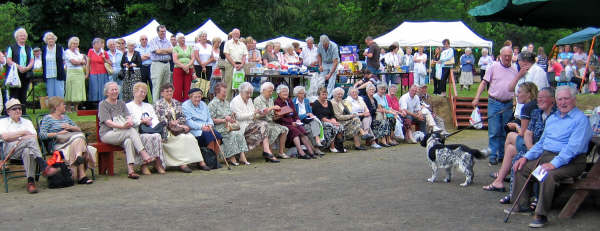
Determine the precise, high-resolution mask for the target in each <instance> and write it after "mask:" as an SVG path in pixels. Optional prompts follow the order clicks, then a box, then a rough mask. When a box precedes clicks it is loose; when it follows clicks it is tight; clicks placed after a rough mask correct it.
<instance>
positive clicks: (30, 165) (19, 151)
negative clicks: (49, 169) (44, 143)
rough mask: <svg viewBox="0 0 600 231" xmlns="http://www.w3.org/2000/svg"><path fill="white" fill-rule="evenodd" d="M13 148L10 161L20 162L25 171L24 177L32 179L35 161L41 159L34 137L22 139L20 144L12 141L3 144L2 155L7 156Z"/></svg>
mask: <svg viewBox="0 0 600 231" xmlns="http://www.w3.org/2000/svg"><path fill="white" fill-rule="evenodd" d="M15 146H16V147H15ZM13 148H15V152H14V153H13V155H12V156H11V159H15V160H18V159H20V160H22V161H23V168H24V169H25V175H26V176H27V177H34V176H35V170H36V165H37V162H36V161H35V159H36V158H38V157H39V158H41V157H42V152H41V151H40V148H39V145H38V142H37V139H36V138H34V137H28V138H25V139H23V140H22V141H21V142H18V141H13V142H10V143H5V145H4V154H5V155H8V152H10V150H12V149H13Z"/></svg>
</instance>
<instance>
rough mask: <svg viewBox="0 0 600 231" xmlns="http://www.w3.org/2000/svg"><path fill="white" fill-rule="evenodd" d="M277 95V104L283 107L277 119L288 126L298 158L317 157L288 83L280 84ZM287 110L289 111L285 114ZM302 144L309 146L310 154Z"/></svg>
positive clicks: (290, 139)
mask: <svg viewBox="0 0 600 231" xmlns="http://www.w3.org/2000/svg"><path fill="white" fill-rule="evenodd" d="M277 95H278V97H277V99H276V100H275V105H277V106H279V107H280V108H282V110H281V111H280V112H281V113H279V112H278V115H276V116H275V118H276V119H275V121H276V122H277V123H279V124H281V125H283V126H285V127H287V128H288V130H289V132H288V134H287V140H288V141H292V142H293V144H294V146H296V149H297V150H298V159H310V158H313V159H315V158H317V157H316V156H315V155H314V154H315V151H313V150H314V148H313V146H312V143H311V142H310V140H309V139H308V137H307V136H306V134H307V132H306V130H304V127H303V126H302V125H303V124H302V122H301V121H300V117H298V113H297V112H296V107H295V106H294V103H292V100H291V99H290V89H289V88H288V87H287V86H286V85H283V84H282V85H279V86H278V87H277ZM285 111H289V112H288V113H285V114H283V112H285ZM300 142H302V143H300ZM288 143H289V142H288ZM302 144H304V146H305V147H306V148H307V150H308V154H305V152H304V150H302Z"/></svg>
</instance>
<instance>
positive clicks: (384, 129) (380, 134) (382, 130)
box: [363, 84, 391, 147]
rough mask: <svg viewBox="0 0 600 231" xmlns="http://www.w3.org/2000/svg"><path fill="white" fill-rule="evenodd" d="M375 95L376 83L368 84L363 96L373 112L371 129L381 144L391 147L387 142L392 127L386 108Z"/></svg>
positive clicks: (371, 112) (370, 111)
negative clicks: (378, 101)
mask: <svg viewBox="0 0 600 231" xmlns="http://www.w3.org/2000/svg"><path fill="white" fill-rule="evenodd" d="M374 95H375V85H373V84H369V85H368V86H367V95H365V96H363V101H364V102H365V105H367V108H368V109H369V113H370V114H371V118H373V119H372V121H371V129H372V130H373V135H374V136H375V139H378V142H379V145H381V146H383V147H389V146H390V145H388V144H387V139H386V136H389V135H390V134H391V128H390V124H389V122H388V120H387V119H386V117H385V112H386V110H385V109H384V108H383V107H381V105H379V103H377V100H376V99H375V97H374Z"/></svg>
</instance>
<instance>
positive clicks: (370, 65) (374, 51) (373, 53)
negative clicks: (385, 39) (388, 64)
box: [365, 36, 381, 75]
mask: <svg viewBox="0 0 600 231" xmlns="http://www.w3.org/2000/svg"><path fill="white" fill-rule="evenodd" d="M365 43H366V44H367V47H369V50H368V51H367V70H369V71H371V73H373V74H375V75H377V74H379V54H380V52H381V49H379V46H377V43H375V41H373V37H371V36H367V38H365Z"/></svg>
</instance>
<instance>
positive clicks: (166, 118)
mask: <svg viewBox="0 0 600 231" xmlns="http://www.w3.org/2000/svg"><path fill="white" fill-rule="evenodd" d="M173 89H174V88H173V85H172V84H170V83H166V84H164V85H162V86H161V87H160V96H161V98H160V99H159V100H158V102H156V103H155V104H154V110H155V111H156V116H157V117H158V121H160V122H161V123H164V124H167V126H165V127H164V128H163V130H164V131H163V132H164V133H166V134H167V137H166V139H165V138H163V144H162V146H163V149H164V152H165V164H166V166H178V167H179V168H180V169H181V171H183V172H185V173H191V172H192V169H191V168H190V167H189V166H188V164H192V163H198V167H199V168H200V169H201V170H204V171H209V170H210V168H209V167H208V166H206V164H205V163H204V158H203V157H202V153H201V152H200V147H199V146H198V141H197V140H196V138H195V137H194V135H192V134H191V133H190V127H188V126H187V125H186V121H187V120H186V118H185V115H184V114H183V109H182V108H181V103H180V102H179V101H177V100H176V99H173Z"/></svg>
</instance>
